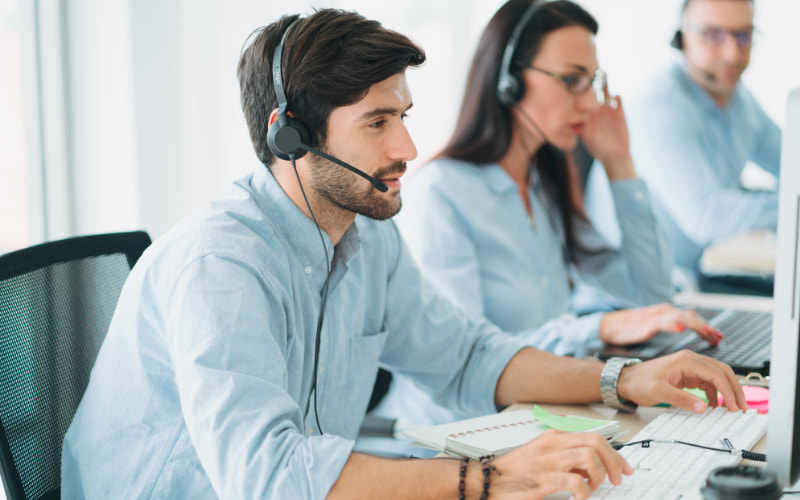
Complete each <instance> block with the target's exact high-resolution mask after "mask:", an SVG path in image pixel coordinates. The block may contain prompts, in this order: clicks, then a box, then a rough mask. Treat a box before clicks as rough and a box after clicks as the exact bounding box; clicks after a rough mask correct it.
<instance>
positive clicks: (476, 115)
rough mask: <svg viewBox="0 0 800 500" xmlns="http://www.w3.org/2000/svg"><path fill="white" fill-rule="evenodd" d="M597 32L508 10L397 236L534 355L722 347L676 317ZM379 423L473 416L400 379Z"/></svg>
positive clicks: (545, 15)
mask: <svg viewBox="0 0 800 500" xmlns="http://www.w3.org/2000/svg"><path fill="white" fill-rule="evenodd" d="M597 29H598V26H597V22H596V21H595V20H594V18H592V16H591V15H590V14H589V13H587V12H586V11H585V10H584V9H582V8H581V7H580V6H578V5H576V4H574V3H572V2H569V1H548V2H536V1H534V2H531V0H510V1H508V2H507V3H506V4H504V5H503V6H502V7H501V8H500V9H499V10H498V11H497V13H496V14H495V15H494V17H493V18H492V19H491V21H490V22H489V24H488V25H487V27H486V28H485V30H484V32H483V35H482V37H481V39H480V42H479V44H478V47H477V50H476V52H475V55H474V58H473V62H472V68H471V70H470V73H469V76H468V80H467V83H466V90H465V95H464V99H463V103H462V106H461V111H460V115H459V117H458V121H457V123H456V127H455V131H454V132H453V135H452V137H451V138H450V140H449V141H448V143H447V145H446V146H445V147H444V149H443V150H442V151H441V152H440V153H439V154H438V155H437V156H436V157H435V158H434V160H433V161H431V162H430V163H429V164H427V165H424V166H423V167H422V168H421V169H419V170H418V171H417V172H415V173H414V174H413V175H411V176H410V179H409V181H408V182H407V184H406V186H405V187H404V192H403V196H404V209H403V210H402V211H401V212H400V214H399V215H398V217H397V221H398V224H399V226H400V229H401V231H402V232H403V235H404V237H405V239H406V241H407V243H408V245H409V247H410V248H411V251H412V253H413V254H414V255H415V257H416V259H417V261H418V263H419V264H420V265H421V267H422V269H423V271H424V273H425V274H426V275H427V277H428V278H429V279H430V280H431V281H432V282H434V283H435V284H436V285H437V286H438V287H439V288H440V289H441V290H442V291H443V292H444V293H445V294H446V295H448V296H449V297H450V298H451V299H453V300H454V301H455V302H456V303H458V304H460V305H461V306H462V307H464V309H465V310H466V311H467V312H468V314H470V315H472V316H473V317H475V318H480V317H485V318H487V319H489V320H490V321H492V322H493V323H495V324H497V325H498V326H500V327H501V328H502V329H503V330H505V331H514V332H520V333H519V335H522V336H524V337H525V338H526V339H527V341H528V342H529V343H530V345H533V346H534V347H537V348H540V349H544V350H548V351H551V352H554V353H556V354H561V355H575V356H582V355H584V354H585V353H587V352H589V351H590V350H591V349H595V348H599V347H600V346H601V345H602V343H603V342H605V343H610V344H630V343H638V342H642V341H644V340H647V339H649V338H651V337H652V336H653V335H655V334H656V333H657V332H659V331H673V332H681V331H684V330H686V329H687V328H688V329H691V330H695V331H697V332H699V333H700V334H701V335H703V336H704V337H705V338H706V339H708V340H709V342H711V343H714V344H716V343H717V342H719V340H720V339H721V334H720V333H719V332H718V331H717V330H716V329H714V328H712V327H710V326H709V325H708V324H707V323H706V322H705V321H703V320H702V319H701V318H700V317H699V316H698V315H697V314H696V313H695V312H694V311H691V310H681V309H678V308H675V307H673V306H672V305H669V304H667V303H665V301H668V300H670V298H671V296H672V292H673V288H672V284H671V275H670V274H671V268H672V261H671V256H670V254H669V251H668V249H667V247H666V245H665V242H664V240H663V238H662V236H661V235H660V233H659V230H658V228H657V224H656V220H655V217H654V215H653V212H652V208H651V204H650V197H649V194H648V191H647V188H646V186H645V184H644V182H643V181H641V180H640V179H638V178H636V173H635V171H634V167H633V162H632V160H631V155H630V152H629V147H628V131H627V126H626V123H625V115H624V112H623V110H622V106H621V102H620V98H619V97H611V96H609V95H608V88H607V85H606V82H605V74H604V73H603V72H602V71H601V70H600V69H599V67H598V62H597V55H596V50H595V43H594V35H595V34H596V33H597ZM593 89H594V90H595V92H593ZM598 95H599V97H600V98H601V100H602V101H605V102H604V103H603V104H600V103H599V102H598ZM579 139H580V140H582V142H583V145H584V146H585V148H586V149H587V150H588V151H589V153H590V154H591V155H592V156H593V157H594V158H596V159H597V161H598V162H599V163H601V164H602V166H599V167H597V166H596V167H595V168H605V170H606V173H607V174H608V177H609V178H610V179H612V183H611V184H612V191H613V194H614V199H615V203H616V211H617V217H618V218H619V220H620V224H621V226H622V232H623V240H622V245H621V248H619V249H615V248H611V247H609V245H608V244H607V243H606V242H605V240H603V239H602V237H601V236H600V235H599V233H597V232H596V231H595V230H594V229H593V228H592V226H591V224H590V223H589V221H588V219H587V216H586V214H585V212H584V209H583V202H582V193H581V189H580V187H579V186H578V181H577V179H576V168H575V165H574V162H573V158H572V155H571V153H570V151H571V150H572V149H573V148H575V147H576V146H577V145H578V142H579ZM379 411H380V412H381V413H383V414H390V415H393V416H402V417H403V418H406V419H413V420H414V421H416V422H418V423H440V422H443V421H447V420H452V419H455V418H458V417H464V416H467V415H459V414H457V413H452V412H450V411H449V410H444V409H443V408H441V407H437V406H436V405H434V404H433V403H432V402H431V400H430V399H429V398H427V397H425V396H423V395H422V394H421V392H420V391H419V390H417V389H416V388H415V387H413V386H411V384H410V383H409V382H407V380H406V379H405V378H403V377H396V378H395V380H394V381H393V386H392V389H391V392H390V394H389V396H388V397H387V399H386V400H385V402H384V403H383V404H382V406H381V407H380V409H379Z"/></svg>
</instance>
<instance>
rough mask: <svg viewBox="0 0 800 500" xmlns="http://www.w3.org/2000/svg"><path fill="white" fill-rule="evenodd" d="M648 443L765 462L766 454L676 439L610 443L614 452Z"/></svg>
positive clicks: (647, 446) (646, 445)
mask: <svg viewBox="0 0 800 500" xmlns="http://www.w3.org/2000/svg"><path fill="white" fill-rule="evenodd" d="M650 443H661V444H682V445H686V446H694V447H695V448H702V449H704V450H711V451H721V452H724V453H730V454H733V453H741V454H742V458H746V459H748V460H753V461H756V462H766V461H767V454H766V453H756V452H754V451H749V450H734V449H728V448H714V447H711V446H705V445H702V444H697V443H687V442H686V441H678V440H677V439H643V440H641V441H631V442H630V443H620V442H619V441H616V442H612V443H611V446H612V447H613V448H614V449H615V450H621V449H622V448H623V447H625V446H633V445H635V444H640V445H642V448H649V447H650Z"/></svg>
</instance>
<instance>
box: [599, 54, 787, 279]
mask: <svg viewBox="0 0 800 500" xmlns="http://www.w3.org/2000/svg"><path fill="white" fill-rule="evenodd" d="M684 64H685V63H683V62H674V63H672V64H671V65H670V66H669V67H667V68H665V69H664V70H663V71H661V72H659V73H658V74H657V75H655V77H653V78H652V80H649V81H648V83H647V84H646V85H645V86H643V88H642V90H641V91H640V92H639V93H638V95H635V96H633V97H632V98H631V99H630V100H629V101H628V102H627V104H626V107H625V113H626V115H627V118H628V126H629V129H630V141H631V154H632V156H633V159H634V163H635V165H636V171H637V172H638V174H639V175H640V176H641V177H642V178H643V179H644V180H645V181H646V182H647V184H648V187H649V188H650V190H651V191H652V193H653V199H654V200H653V201H654V208H655V211H656V216H657V217H658V220H659V222H660V223H661V225H662V227H663V230H664V235H665V237H666V238H667V240H668V241H669V244H670V246H671V248H672V252H673V254H674V256H675V263H676V264H678V265H680V266H681V267H683V268H685V269H687V270H688V271H690V272H692V273H694V274H695V275H697V273H698V263H699V259H700V256H701V254H702V252H703V250H704V248H705V247H706V246H707V245H708V244H710V243H711V242H712V241H714V240H715V239H718V238H726V237H730V236H734V235H736V234H739V233H743V232H746V231H751V230H755V229H772V230H774V229H775V228H776V226H777V221H778V198H777V194H776V193H774V192H753V191H746V190H744V189H742V186H741V175H742V170H743V169H744V167H745V164H746V163H747V162H748V161H752V162H753V163H755V164H757V165H759V166H760V167H762V168H763V169H765V170H766V171H768V172H770V173H772V174H774V175H775V176H778V171H779V163H780V144H781V131H780V129H779V128H778V127H777V126H776V125H775V123H774V122H773V121H772V120H771V119H770V118H769V117H768V116H767V115H766V113H765V112H764V110H763V109H761V107H760V106H759V105H758V103H757V102H756V100H755V99H754V98H753V96H752V95H751V94H750V92H749V91H748V90H747V89H746V88H745V87H744V85H743V84H742V83H741V82H740V83H739V84H738V85H737V87H736V90H735V91H734V93H733V96H732V97H731V100H730V102H729V103H728V104H727V106H726V107H724V108H721V107H720V106H719V105H718V104H717V103H716V102H715V101H714V100H713V99H711V97H710V96H709V95H708V93H707V92H706V91H705V90H703V89H702V87H700V86H699V85H697V83H695V82H694V80H692V79H691V77H690V76H689V74H688V73H687V72H686V68H685V65H684ZM607 183H608V180H607V179H606V177H605V172H604V171H603V170H602V169H598V168H592V171H591V173H590V176H589V182H588V187H587V206H588V207H590V208H591V210H590V212H591V213H592V215H593V221H594V222H595V225H596V226H597V227H598V229H599V230H600V231H601V232H602V233H603V234H604V235H605V236H606V237H607V239H609V240H610V241H612V242H613V241H614V240H616V239H617V237H618V234H619V233H618V228H617V225H616V223H615V222H614V221H613V213H612V210H611V209H610V207H609V205H608V201H607V200H608V187H607ZM603 207H605V208H603Z"/></svg>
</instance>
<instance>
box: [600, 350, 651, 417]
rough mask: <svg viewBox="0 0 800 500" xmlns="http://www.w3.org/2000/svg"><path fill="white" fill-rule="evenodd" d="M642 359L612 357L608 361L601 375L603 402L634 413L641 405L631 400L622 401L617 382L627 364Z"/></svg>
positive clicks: (632, 363)
mask: <svg viewBox="0 0 800 500" xmlns="http://www.w3.org/2000/svg"><path fill="white" fill-rule="evenodd" d="M641 362H642V360H641V359H636V358H610V359H609V360H608V361H606V366H605V368H603V373H602V375H600V393H601V394H602V395H603V403H605V404H606V405H607V406H610V407H611V408H616V409H617V410H621V411H624V412H628V413H633V412H634V411H636V408H637V407H638V406H639V405H637V404H636V403H633V402H631V401H622V400H621V399H619V394H617V382H618V381H619V374H620V372H621V371H622V369H623V368H625V367H626V366H631V365H636V364H639V363H641Z"/></svg>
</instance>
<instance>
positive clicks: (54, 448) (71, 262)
mask: <svg viewBox="0 0 800 500" xmlns="http://www.w3.org/2000/svg"><path fill="white" fill-rule="evenodd" d="M149 244H150V237H149V236H148V235H147V233H144V232H141V231H136V232H130V233H117V234H102V235H93V236H81V237H76V238H70V239H66V240H60V241H54V242H49V243H44V244H41V245H36V246H32V247H29V248H25V249H22V250H18V251H15V252H11V253H8V254H5V255H0V465H1V466H2V473H3V482H4V485H5V489H6V494H7V495H8V498H9V499H11V500H17V499H40V498H59V497H60V486H61V445H62V442H63V439H64V434H65V433H66V431H67V428H68V427H69V424H70V422H71V421H72V417H73V416H74V414H75V411H76V409H77V407H78V403H79V402H80V399H81V397H82V396H83V392H84V390H85V389H86V385H87V383H88V381H89V373H90V371H91V369H92V365H93V364H94V361H95V358H96V356H97V352H98V350H99V349H100V344H101V343H102V342H103V339H104V338H105V335H106V332H107V331H108V326H109V324H110V322H111V316H112V314H113V313H114V309H115V308H116V304H117V300H118V299H119V295H120V291H121V290H122V285H123V283H124V282H125V279H126V278H127V277H128V274H129V272H130V270H131V268H132V267H133V265H134V263H135V262H136V260H137V259H138V258H139V256H140V255H141V254H142V252H143V251H144V249H145V248H146V247H147V246H148V245H149Z"/></svg>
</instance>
